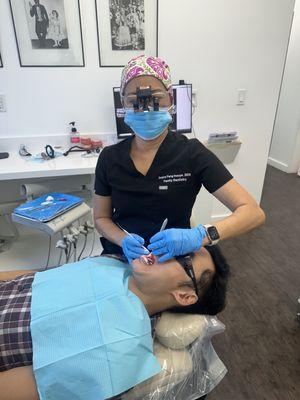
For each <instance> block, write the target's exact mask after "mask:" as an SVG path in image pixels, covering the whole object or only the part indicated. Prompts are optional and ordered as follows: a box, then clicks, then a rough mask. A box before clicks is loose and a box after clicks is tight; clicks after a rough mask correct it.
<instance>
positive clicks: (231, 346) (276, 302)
mask: <svg viewBox="0 0 300 400" xmlns="http://www.w3.org/2000/svg"><path fill="white" fill-rule="evenodd" d="M262 208H263V209H264V211H265V213H266V215H267V221H266V224H265V225H264V226H263V227H262V228H260V229H258V230H256V231H254V232H251V233H249V234H247V235H244V236H241V237H239V238H237V239H234V240H230V241H227V242H224V243H223V244H222V249H223V252H224V254H225V255H226V256H227V259H228V261H229V262H230V264H231V270H232V277H231V283H230V292H229V296H228V305H227V308H226V310H225V311H224V313H223V314H221V315H220V319H221V320H222V321H223V322H224V323H225V324H226V327H227V330H226V332H225V334H223V335H221V336H219V337H216V338H215V339H214V344H215V347H216V350H217V352H218V354H219V355H220V357H221V359H222V360H223V361H224V363H225V364H226V366H227V367H228V370H229V373H228V375H227V377H226V378H225V379H224V380H223V382H222V383H221V384H220V385H219V386H218V387H217V388H216V389H215V391H214V392H213V393H212V394H211V395H210V396H208V400H248V399H249V400H250V399H251V400H264V399H265V400H278V399H284V400H299V399H300V324H299V323H298V322H296V319H295V316H296V312H297V306H296V301H297V298H298V297H300V177H299V176H297V175H296V174H286V173H284V172H281V171H279V170H277V169H275V168H273V167H268V169H267V174H266V179H265V186H264V191H263V197H262Z"/></svg>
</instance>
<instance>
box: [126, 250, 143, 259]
mask: <svg viewBox="0 0 300 400" xmlns="http://www.w3.org/2000/svg"><path fill="white" fill-rule="evenodd" d="M126 253H127V254H126V256H127V255H128V256H129V257H130V258H140V257H141V256H146V255H148V254H149V251H147V250H145V249H143V248H142V247H134V248H132V247H131V248H129V249H127V252H126Z"/></svg>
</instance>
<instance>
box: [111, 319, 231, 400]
mask: <svg viewBox="0 0 300 400" xmlns="http://www.w3.org/2000/svg"><path fill="white" fill-rule="evenodd" d="M224 329H225V326H224V325H223V324H222V323H221V322H220V321H219V320H218V319H217V318H216V317H211V316H204V315H192V314H173V313H170V312H164V313H162V316H161V318H160V319H159V321H158V323H157V325H156V329H155V339H154V354H155V356H156V357H157V359H158V361H159V363H160V364H161V367H162V371H161V372H160V373H159V374H157V375H155V376H154V377H152V378H150V379H148V380H146V381H144V382H142V383H140V384H139V385H137V386H135V387H134V388H132V389H131V390H129V391H127V392H126V393H125V394H122V395H121V396H120V397H118V399H120V400H175V399H178V400H179V399H180V400H183V399H184V400H196V399H204V397H205V396H206V394H208V393H210V392H211V391H212V390H213V389H214V388H215V387H216V386H217V385H218V383H219V382H220V381H221V380H222V379H223V377H224V376H225V374H226V372H227V369H226V367H225V366H224V364H223V363H222V361H221V360H220V359H219V357H218V356H217V354H216V352H215V350H214V348H213V346H212V343H211V338H212V336H214V335H216V334H218V333H221V332H223V331H224Z"/></svg>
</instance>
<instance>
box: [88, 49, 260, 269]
mask: <svg viewBox="0 0 300 400" xmlns="http://www.w3.org/2000/svg"><path fill="white" fill-rule="evenodd" d="M143 96H144V97H143ZM147 96H148V97H147ZM121 98H122V101H123V105H124V108H125V110H126V115H125V122H126V124H127V125H129V126H130V127H131V128H132V130H133V131H134V133H135V135H133V136H132V137H130V138H127V139H125V140H123V141H122V142H119V143H117V144H115V145H112V146H108V147H106V148H104V150H103V151H102V153H101V154H100V156H99V160H98V163H97V167H96V171H95V174H96V178H95V196H94V219H95V224H96V228H97V230H98V231H99V233H100V234H101V235H102V238H101V239H100V240H101V243H102V246H103V249H104V251H103V253H104V254H124V255H125V256H126V257H127V260H128V262H129V263H131V261H132V259H135V258H139V257H140V256H141V255H146V254H147V250H146V249H145V248H144V247H143V246H146V247H147V249H148V250H149V251H151V252H152V253H153V254H155V255H156V256H158V257H159V261H160V262H164V261H166V260H169V259H171V258H172V257H174V256H179V255H184V254H187V253H190V252H194V251H197V250H199V249H200V248H201V247H202V246H209V245H213V244H216V243H217V242H218V241H219V240H220V239H221V240H224V239H228V238H232V237H235V236H238V235H241V234H243V233H246V232H248V231H250V230H252V229H254V228H256V227H258V226H259V225H261V224H263V222H264V220H265V215H264V212H263V210H262V209H261V208H260V207H259V205H258V204H257V203H256V201H255V200H254V199H253V197H252V196H251V195H250V194H249V193H248V192H247V191H246V190H245V189H244V188H243V187H242V186H240V185H239V184H238V182H237V181H236V180H235V179H234V178H233V176H232V175H231V174H230V172H229V171H228V170H227V169H226V167H225V166H224V165H223V164H222V163H221V161H220V160H219V159H218V158H217V157H216V156H215V155H214V154H213V153H212V152H211V151H209V150H208V149H207V148H206V147H205V146H204V145H203V144H202V143H201V142H200V141H199V140H198V139H188V138H187V137H185V136H184V135H182V134H178V133H174V132H170V131H169V129H168V127H169V124H170V123H171V121H172V106H173V92H172V83H171V76H170V69H169V67H168V65H167V64H166V63H165V62H164V61H163V60H161V59H160V58H157V57H151V56H150V57H149V56H144V55H143V56H139V57H136V58H133V59H132V60H130V61H129V62H128V64H127V65H126V66H125V67H124V69H123V72H122V78H121ZM202 186H204V187H205V188H206V189H207V190H208V191H209V192H210V193H211V194H212V195H213V196H214V197H215V198H217V199H218V200H219V201H220V202H221V203H223V204H224V205H225V206H226V207H227V208H229V209H230V210H231V211H232V214H231V215H230V216H229V217H227V218H224V219H223V220H221V221H218V222H216V224H215V225H214V226H212V225H210V224H207V225H198V226H196V227H195V228H191V227H190V218H191V214H192V208H193V205H194V203H195V200H196V196H197V195H198V193H199V191H200V189H201V187H202ZM165 218H168V225H167V227H166V229H165V230H164V231H162V232H159V230H160V227H161V225H162V222H163V221H164V220H165ZM119 226H120V227H122V228H123V229H125V230H126V231H128V232H130V233H131V236H129V235H127V234H126V233H124V231H123V230H122V229H120V227H119Z"/></svg>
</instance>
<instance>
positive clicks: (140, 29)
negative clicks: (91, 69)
mask: <svg viewBox="0 0 300 400" xmlns="http://www.w3.org/2000/svg"><path fill="white" fill-rule="evenodd" d="M95 8H96V23H97V35H98V53H99V66H100V67H123V66H124V65H125V64H127V62H128V60H129V59H131V58H133V57H136V56H138V55H140V54H149V55H153V56H157V55H158V0H95Z"/></svg>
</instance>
